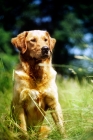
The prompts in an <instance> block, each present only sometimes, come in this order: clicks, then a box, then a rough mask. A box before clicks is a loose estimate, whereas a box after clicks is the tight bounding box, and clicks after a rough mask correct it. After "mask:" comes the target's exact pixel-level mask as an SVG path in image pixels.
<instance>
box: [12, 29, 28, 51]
mask: <svg viewBox="0 0 93 140" xmlns="http://www.w3.org/2000/svg"><path fill="white" fill-rule="evenodd" d="M27 34H28V32H27V31H24V32H23V33H20V34H19V35H18V36H17V37H14V38H12V39H11V43H12V44H13V45H14V46H15V47H16V48H17V49H18V50H19V51H20V52H21V53H25V52H26V50H27V46H26V45H25V38H26V36H27Z"/></svg>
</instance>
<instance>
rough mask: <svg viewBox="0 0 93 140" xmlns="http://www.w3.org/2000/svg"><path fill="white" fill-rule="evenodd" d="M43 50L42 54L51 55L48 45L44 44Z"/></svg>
mask: <svg viewBox="0 0 93 140" xmlns="http://www.w3.org/2000/svg"><path fill="white" fill-rule="evenodd" d="M41 51H42V56H49V55H50V49H49V47H48V46H43V47H42V50H41Z"/></svg>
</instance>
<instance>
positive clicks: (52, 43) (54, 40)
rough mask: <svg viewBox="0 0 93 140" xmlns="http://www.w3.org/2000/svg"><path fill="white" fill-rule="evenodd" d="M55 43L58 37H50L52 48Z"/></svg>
mask: <svg viewBox="0 0 93 140" xmlns="http://www.w3.org/2000/svg"><path fill="white" fill-rule="evenodd" d="M55 43H56V39H55V38H51V37H50V47H51V50H53V48H54V46H55Z"/></svg>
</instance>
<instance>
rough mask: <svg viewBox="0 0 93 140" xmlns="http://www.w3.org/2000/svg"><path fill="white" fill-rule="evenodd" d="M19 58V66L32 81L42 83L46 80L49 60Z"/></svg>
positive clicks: (21, 56)
mask: <svg viewBox="0 0 93 140" xmlns="http://www.w3.org/2000/svg"><path fill="white" fill-rule="evenodd" d="M20 58H21V66H22V68H23V70H24V71H25V72H26V73H27V74H28V75H29V76H30V77H31V78H33V79H34V80H39V81H42V80H43V79H45V78H46V76H47V75H48V74H47V73H48V72H49V69H50V65H51V60H50V58H47V59H43V60H37V59H35V58H31V57H23V55H20Z"/></svg>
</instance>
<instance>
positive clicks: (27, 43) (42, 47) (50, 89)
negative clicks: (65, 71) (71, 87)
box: [11, 30, 64, 134]
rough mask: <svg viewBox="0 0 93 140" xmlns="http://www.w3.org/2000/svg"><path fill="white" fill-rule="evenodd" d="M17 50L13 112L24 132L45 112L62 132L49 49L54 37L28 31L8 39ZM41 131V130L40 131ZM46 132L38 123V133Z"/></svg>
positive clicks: (51, 50)
mask: <svg viewBox="0 0 93 140" xmlns="http://www.w3.org/2000/svg"><path fill="white" fill-rule="evenodd" d="M11 42H12V44H13V45H14V46H15V47H16V48H17V49H18V50H19V52H20V64H19V66H18V67H17V69H16V70H15V71H14V93H13V100H12V107H13V115H14V116H15V118H16V119H17V120H18V124H19V126H20V128H21V129H22V130H23V131H24V132H25V131H27V128H28V127H29V126H32V127H33V126H41V125H42V122H43V120H44V118H45V111H46V110H47V109H50V110H52V111H51V115H52V117H53V120H54V122H55V124H56V125H57V128H58V129H59V131H60V133H61V134H63V133H64V127H63V116H62V111H61V107H60V104H59V101H58V91H57V86H56V83H55V79H56V71H55V70H54V69H53V68H52V64H51V60H52V52H53V48H54V46H55V43H56V40H55V39H54V38H51V37H50V35H49V33H48V32H47V31H42V30H31V31H24V32H22V33H20V34H19V35H18V36H17V37H15V38H12V39H11ZM40 131H41V132H40ZM43 131H44V133H47V129H46V130H45V127H43V126H41V127H40V129H39V132H40V133H41V134H43Z"/></svg>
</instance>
